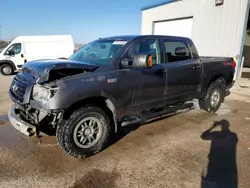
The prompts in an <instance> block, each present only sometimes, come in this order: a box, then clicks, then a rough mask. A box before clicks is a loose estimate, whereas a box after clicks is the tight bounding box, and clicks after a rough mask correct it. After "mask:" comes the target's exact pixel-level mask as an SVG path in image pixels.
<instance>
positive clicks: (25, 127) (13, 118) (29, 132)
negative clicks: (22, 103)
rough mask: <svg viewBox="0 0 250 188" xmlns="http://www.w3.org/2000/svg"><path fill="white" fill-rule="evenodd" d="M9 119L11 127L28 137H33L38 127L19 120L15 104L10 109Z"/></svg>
mask: <svg viewBox="0 0 250 188" xmlns="http://www.w3.org/2000/svg"><path fill="white" fill-rule="evenodd" d="M8 117H9V120H10V123H11V125H12V126H13V127H14V128H15V129H17V130H18V131H20V132H21V133H23V134H25V135H26V136H33V135H34V134H35V132H36V127H35V126H33V125H31V124H29V123H27V122H25V121H23V120H22V119H20V118H19V116H18V114H16V112H15V105H14V104H13V105H11V107H10V109H9V113H8Z"/></svg>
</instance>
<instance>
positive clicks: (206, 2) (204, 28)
mask: <svg viewBox="0 0 250 188" xmlns="http://www.w3.org/2000/svg"><path fill="white" fill-rule="evenodd" d="M249 4H250V0H168V1H166V2H163V3H160V4H156V5H153V6H149V7H145V8H143V9H142V26H141V34H143V35H146V34H159V35H174V36H176V35H177V36H185V37H189V38H191V39H192V40H193V41H194V43H195V45H196V47H197V49H198V52H199V54H200V56H231V57H234V56H236V55H239V56H240V58H239V61H238V70H239V69H240V66H241V63H242V62H243V61H242V60H244V58H242V57H243V51H244V55H245V56H247V55H248V57H245V61H244V62H245V63H244V66H249V67H250V36H249V35H247V34H246V33H247V26H248V23H249V21H248V17H249V16H248V15H249ZM249 25H250V24H249ZM244 44H245V49H244ZM247 46H248V47H249V49H247ZM248 58H249V59H248Z"/></svg>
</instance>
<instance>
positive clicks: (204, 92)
mask: <svg viewBox="0 0 250 188" xmlns="http://www.w3.org/2000/svg"><path fill="white" fill-rule="evenodd" d="M216 81H219V82H224V83H225V84H227V80H226V78H225V77H224V76H223V75H216V76H213V77H211V78H210V79H209V80H208V81H207V82H206V84H205V85H204V86H203V88H204V89H203V91H202V93H200V95H199V97H198V99H201V98H203V97H204V96H205V94H206V92H207V90H208V88H209V86H210V85H211V84H212V83H214V82H216Z"/></svg>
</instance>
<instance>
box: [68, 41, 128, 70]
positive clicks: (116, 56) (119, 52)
mask: <svg viewBox="0 0 250 188" xmlns="http://www.w3.org/2000/svg"><path fill="white" fill-rule="evenodd" d="M103 41H104V42H105V41H107V42H109V41H110V43H111V44H112V43H114V42H116V41H121V42H126V43H125V44H123V45H121V47H120V49H119V51H118V53H116V54H115V55H114V57H112V58H111V59H110V60H109V62H108V63H106V64H103V65H102V64H99V63H94V62H87V61H80V60H74V59H72V57H74V56H75V55H76V54H77V53H79V52H80V51H82V50H83V48H86V47H87V46H89V45H91V44H93V43H97V42H103ZM130 42H131V38H100V39H97V40H93V41H91V42H89V43H87V44H85V45H84V46H82V47H81V48H79V49H78V50H77V51H76V52H75V53H74V54H72V55H71V56H70V57H69V58H68V60H72V61H77V62H79V63H88V64H93V65H97V66H107V65H113V64H114V62H116V60H117V59H118V58H119V57H120V55H121V54H122V53H123V51H124V50H125V49H126V47H127V45H129V44H130ZM98 61H101V60H98ZM98 61H97V62H98Z"/></svg>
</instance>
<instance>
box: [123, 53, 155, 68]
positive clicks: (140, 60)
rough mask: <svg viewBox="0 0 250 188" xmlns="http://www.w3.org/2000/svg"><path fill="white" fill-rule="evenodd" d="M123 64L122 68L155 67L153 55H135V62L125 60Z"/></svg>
mask: <svg viewBox="0 0 250 188" xmlns="http://www.w3.org/2000/svg"><path fill="white" fill-rule="evenodd" d="M121 64H122V67H140V68H151V67H152V66H153V59H152V55H148V54H139V55H135V56H134V58H133V60H129V59H123V60H122V61H121Z"/></svg>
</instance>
